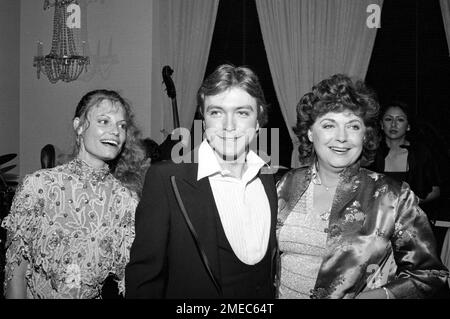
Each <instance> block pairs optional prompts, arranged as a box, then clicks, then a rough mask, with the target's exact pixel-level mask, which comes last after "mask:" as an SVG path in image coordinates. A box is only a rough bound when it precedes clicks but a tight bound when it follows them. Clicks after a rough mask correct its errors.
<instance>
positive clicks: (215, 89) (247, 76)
mask: <svg viewBox="0 0 450 319" xmlns="http://www.w3.org/2000/svg"><path fill="white" fill-rule="evenodd" d="M234 87H237V88H240V89H242V90H244V91H245V92H247V93H248V94H249V95H250V96H252V97H254V98H255V100H256V105H257V113H258V123H259V125H260V126H261V127H262V126H264V125H265V124H266V123H267V109H268V105H267V103H266V99H265V97H264V93H263V90H262V88H261V84H260V82H259V79H258V76H257V75H256V74H255V73H254V72H253V71H252V70H251V69H249V68H247V67H243V66H240V67H236V66H233V65H231V64H223V65H220V66H218V67H217V68H216V69H215V70H214V72H213V73H211V74H210V75H209V76H208V77H207V78H206V79H205V81H204V82H203V84H202V85H201V87H200V88H199V90H198V92H197V105H198V110H199V112H200V114H201V115H202V117H203V116H204V107H205V98H206V96H212V95H217V94H220V93H222V92H225V91H226V90H228V89H231V88H234Z"/></svg>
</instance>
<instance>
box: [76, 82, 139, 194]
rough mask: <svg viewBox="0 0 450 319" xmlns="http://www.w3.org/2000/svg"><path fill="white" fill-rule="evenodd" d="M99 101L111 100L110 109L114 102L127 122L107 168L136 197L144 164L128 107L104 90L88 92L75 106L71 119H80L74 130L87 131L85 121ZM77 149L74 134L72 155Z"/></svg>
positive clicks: (124, 101) (137, 131) (118, 96)
mask: <svg viewBox="0 0 450 319" xmlns="http://www.w3.org/2000/svg"><path fill="white" fill-rule="evenodd" d="M103 100H109V101H111V102H112V104H113V105H114V106H116V105H117V103H118V104H119V105H120V106H119V107H122V108H123V110H124V112H125V121H126V122H127V132H126V139H125V143H124V145H123V147H122V151H121V152H120V154H119V155H118V156H117V157H116V158H115V159H114V160H112V161H110V162H108V164H109V167H110V169H111V172H112V174H113V175H114V176H115V177H116V178H117V179H118V180H119V181H121V182H122V183H123V184H124V185H125V186H127V187H128V188H130V189H131V190H133V191H135V192H137V193H138V194H139V195H140V194H141V190H142V183H143V176H144V174H145V171H144V170H145V169H146V168H147V167H148V165H146V163H145V158H146V156H145V150H144V148H143V146H142V144H141V142H140V132H139V130H138V128H137V127H136V124H135V122H134V115H133V113H132V111H131V107H130V104H129V103H128V102H127V101H126V100H125V99H124V98H122V97H121V96H120V95H119V93H117V92H116V91H111V90H104V89H100V90H94V91H90V92H88V93H86V94H85V95H84V96H83V97H82V98H81V100H80V102H79V103H78V105H77V108H76V110H75V115H74V118H77V117H78V118H79V119H80V124H79V125H78V128H79V127H84V128H85V129H86V128H88V127H89V124H90V123H89V120H88V118H87V115H88V114H89V111H90V110H91V109H92V108H93V107H94V106H98V104H99V103H100V102H102V101H103ZM78 128H76V130H77V129H78ZM79 150H80V139H79V137H78V135H77V139H76V145H75V150H74V156H76V155H77V154H78V152H79Z"/></svg>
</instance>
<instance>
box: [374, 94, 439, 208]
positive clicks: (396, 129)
mask: <svg viewBox="0 0 450 319" xmlns="http://www.w3.org/2000/svg"><path fill="white" fill-rule="evenodd" d="M380 119H381V121H380V122H381V129H382V131H383V135H384V136H383V139H382V140H381V143H380V146H379V148H378V150H377V153H376V156H375V161H374V163H373V165H372V166H371V167H370V169H372V170H374V171H376V172H380V173H384V174H386V175H389V176H391V177H393V178H395V179H398V180H400V181H405V182H407V183H408V184H409V186H410V187H411V189H412V190H413V191H414V193H415V194H416V195H417V196H418V197H419V204H422V203H427V202H431V201H433V200H435V199H437V198H438V197H439V195H440V187H439V185H440V174H439V168H438V165H437V163H438V162H439V161H438V160H437V157H436V156H434V152H433V151H434V150H432V149H430V147H428V146H427V145H426V144H425V143H424V142H422V141H421V140H419V138H418V136H417V134H416V136H415V137H413V138H410V137H408V135H410V134H409V133H411V132H412V129H414V127H413V124H414V121H412V114H411V112H409V109H408V106H407V104H405V103H402V102H393V103H391V104H389V106H388V107H386V108H385V109H384V110H383V112H382V113H381V117H380ZM407 137H408V138H407ZM429 144H431V141H429ZM425 212H426V213H428V211H427V210H426V209H425Z"/></svg>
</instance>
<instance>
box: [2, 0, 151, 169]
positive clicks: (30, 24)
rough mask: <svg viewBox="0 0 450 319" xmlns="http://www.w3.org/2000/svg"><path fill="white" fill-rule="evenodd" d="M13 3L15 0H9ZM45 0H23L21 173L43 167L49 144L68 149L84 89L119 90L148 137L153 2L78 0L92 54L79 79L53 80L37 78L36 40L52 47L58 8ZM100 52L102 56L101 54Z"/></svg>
mask: <svg viewBox="0 0 450 319" xmlns="http://www.w3.org/2000/svg"><path fill="white" fill-rule="evenodd" d="M11 1H12V0H11ZM43 2H44V1H36V0H22V1H21V12H20V28H21V29H20V175H21V176H23V175H24V174H27V173H30V172H32V171H35V170H36V169H39V168H40V160H39V158H40V150H41V148H42V147H43V146H44V145H45V144H48V143H51V144H54V145H56V146H57V147H58V148H59V149H61V150H63V151H65V152H70V151H71V149H72V147H73V136H74V135H73V131H72V124H71V120H72V117H73V114H74V112H75V108H76V105H77V103H78V101H79V100H80V98H81V97H82V95H84V94H85V93H86V92H88V91H90V90H93V89H98V88H107V89H114V90H118V91H119V92H120V93H121V94H122V95H123V96H124V97H125V98H127V99H128V100H129V101H130V102H131V104H132V107H133V109H134V112H135V115H136V122H137V124H138V126H139V127H140V128H141V130H142V133H143V136H144V137H146V136H150V96H151V81H150V75H151V72H152V53H151V52H152V50H151V48H152V3H153V1H149V0H131V1H123V0H107V1H104V0H100V1H95V2H90V3H88V2H89V1H86V0H81V1H79V4H80V6H81V8H82V12H81V21H82V27H83V28H85V29H83V32H84V33H83V34H82V35H81V38H84V37H86V38H87V40H88V52H89V53H90V54H89V55H90V57H91V65H90V66H89V72H88V73H87V74H83V75H82V76H81V77H80V78H79V80H77V81H74V82H70V83H65V82H61V81H60V82H58V83H56V84H51V83H50V82H49V81H48V79H47V78H46V76H41V79H37V77H36V68H34V67H33V56H34V55H36V52H37V49H36V41H38V40H40V41H42V42H43V43H44V45H43V47H44V54H48V53H49V51H50V45H51V38H52V27H53V26H52V25H53V12H54V9H53V8H50V9H48V10H45V11H44V10H43ZM98 56H100V57H98Z"/></svg>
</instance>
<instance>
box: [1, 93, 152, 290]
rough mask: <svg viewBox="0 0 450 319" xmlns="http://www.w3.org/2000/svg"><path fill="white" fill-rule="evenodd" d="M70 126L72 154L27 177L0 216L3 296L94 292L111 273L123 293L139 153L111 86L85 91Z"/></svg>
mask: <svg viewBox="0 0 450 319" xmlns="http://www.w3.org/2000/svg"><path fill="white" fill-rule="evenodd" d="M73 127H74V130H75V133H76V152H75V153H76V156H75V159H73V160H72V161H70V162H68V163H66V164H63V165H59V166H56V167H54V168H50V169H43V170H39V171H37V172H35V173H33V174H30V175H27V176H25V178H24V179H23V181H22V184H21V186H20V187H19V188H18V190H17V192H16V194H15V197H14V200H13V204H12V208H11V212H10V214H9V215H8V216H7V217H6V218H5V219H4V220H3V223H2V226H3V227H4V228H6V229H7V233H8V237H7V244H6V247H7V252H6V259H7V264H6V271H5V296H6V298H100V297H101V289H102V284H103V282H104V281H105V279H106V278H107V277H108V275H109V274H114V275H115V276H116V279H117V280H118V281H121V285H119V290H120V291H123V287H124V283H123V279H124V273H125V265H126V264H127V262H128V259H129V248H130V246H131V243H132V241H133V239H134V211H135V208H136V205H137V202H138V195H137V192H139V190H140V188H141V186H140V174H139V168H140V167H141V165H142V162H141V159H144V151H143V149H141V148H140V147H139V146H138V144H137V143H136V142H137V138H138V136H137V130H136V128H135V126H134V124H133V119H132V114H131V110H130V107H129V105H128V103H126V101H125V100H124V99H123V98H122V97H121V96H120V95H119V94H118V93H116V92H114V91H107V90H96V91H91V92H89V93H87V94H86V95H85V96H84V97H83V98H82V99H81V101H80V102H79V104H78V106H77V109H76V111H75V117H74V119H73Z"/></svg>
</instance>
